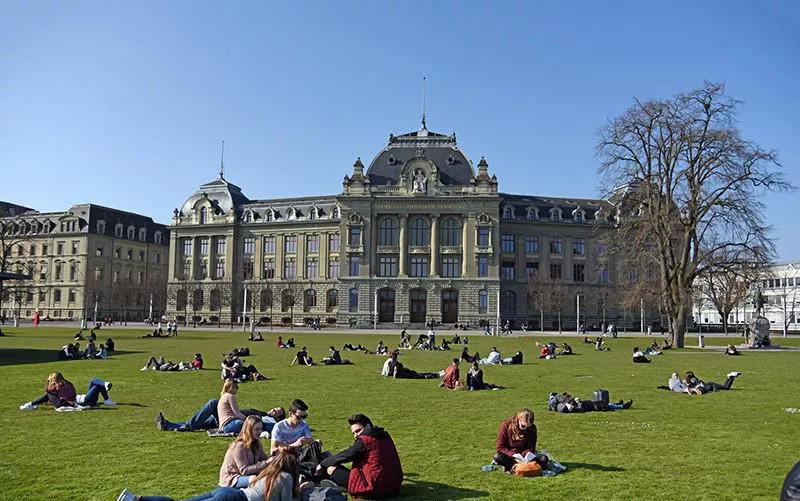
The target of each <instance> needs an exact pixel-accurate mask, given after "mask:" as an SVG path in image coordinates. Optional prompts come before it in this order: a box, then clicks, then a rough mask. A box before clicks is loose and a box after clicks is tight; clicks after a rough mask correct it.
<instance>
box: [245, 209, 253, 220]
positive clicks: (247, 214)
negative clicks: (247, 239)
mask: <svg viewBox="0 0 800 501" xmlns="http://www.w3.org/2000/svg"><path fill="white" fill-rule="evenodd" d="M244 222H245V223H252V222H253V211H250V210H248V211H245V213H244Z"/></svg>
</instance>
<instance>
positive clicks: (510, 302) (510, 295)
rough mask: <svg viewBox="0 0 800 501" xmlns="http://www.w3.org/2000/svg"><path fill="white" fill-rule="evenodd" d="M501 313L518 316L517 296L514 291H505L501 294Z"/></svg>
mask: <svg viewBox="0 0 800 501" xmlns="http://www.w3.org/2000/svg"><path fill="white" fill-rule="evenodd" d="M500 313H501V314H502V315H516V313H517V295H516V294H515V293H514V291H503V293H502V294H500Z"/></svg>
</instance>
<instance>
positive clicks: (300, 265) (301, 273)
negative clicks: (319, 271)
mask: <svg viewBox="0 0 800 501" xmlns="http://www.w3.org/2000/svg"><path fill="white" fill-rule="evenodd" d="M296 251H297V252H296V253H295V259H296V266H297V268H296V269H295V271H296V272H297V279H298V280H301V279H305V278H308V277H307V276H306V234H305V233H298V234H297V249H296ZM295 306H296V305H295Z"/></svg>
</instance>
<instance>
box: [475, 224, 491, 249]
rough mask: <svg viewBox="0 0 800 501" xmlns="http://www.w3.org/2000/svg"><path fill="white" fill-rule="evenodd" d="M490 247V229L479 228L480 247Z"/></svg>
mask: <svg viewBox="0 0 800 501" xmlns="http://www.w3.org/2000/svg"><path fill="white" fill-rule="evenodd" d="M488 246H489V228H478V247H488Z"/></svg>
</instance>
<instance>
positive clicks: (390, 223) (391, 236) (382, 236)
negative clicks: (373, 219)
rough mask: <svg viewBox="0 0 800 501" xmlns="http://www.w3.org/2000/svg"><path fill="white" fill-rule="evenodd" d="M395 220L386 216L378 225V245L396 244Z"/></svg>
mask: <svg viewBox="0 0 800 501" xmlns="http://www.w3.org/2000/svg"><path fill="white" fill-rule="evenodd" d="M397 242H398V238H397V221H395V220H394V219H392V218H390V217H387V218H385V219H384V220H383V221H381V222H380V225H379V226H378V245H397Z"/></svg>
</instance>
